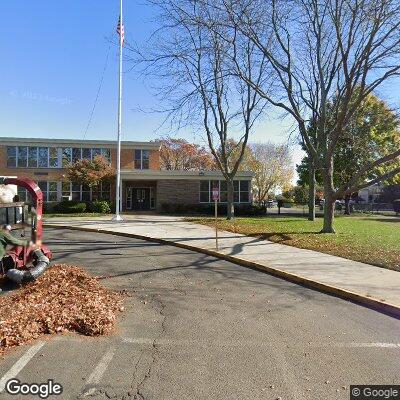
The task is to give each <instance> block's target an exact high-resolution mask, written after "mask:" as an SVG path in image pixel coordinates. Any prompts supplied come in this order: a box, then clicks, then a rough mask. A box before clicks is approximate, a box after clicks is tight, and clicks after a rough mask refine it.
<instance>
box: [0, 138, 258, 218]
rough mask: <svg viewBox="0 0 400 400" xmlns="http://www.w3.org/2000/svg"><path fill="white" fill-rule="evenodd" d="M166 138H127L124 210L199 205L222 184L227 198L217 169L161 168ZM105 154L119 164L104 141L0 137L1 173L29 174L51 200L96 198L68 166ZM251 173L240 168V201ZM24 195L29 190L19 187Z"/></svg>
mask: <svg viewBox="0 0 400 400" xmlns="http://www.w3.org/2000/svg"><path fill="white" fill-rule="evenodd" d="M159 148H160V143H157V142H131V141H124V142H122V150H121V181H122V185H121V187H122V196H121V201H122V210H152V209H153V210H158V211H160V210H161V207H162V205H163V204H198V203H209V202H211V201H212V196H211V191H212V188H213V187H215V186H218V187H220V192H221V201H222V202H224V201H226V184H225V182H224V179H223V177H222V175H221V173H220V172H217V171H200V172H199V171H165V170H161V169H160V157H159ZM99 154H100V155H103V156H104V157H105V158H107V159H108V160H110V162H111V164H112V165H113V166H114V167H115V166H116V159H117V157H116V143H115V142H113V141H103V140H67V139H66V140H63V139H33V138H0V176H18V177H29V178H31V179H33V180H35V181H37V182H38V183H39V186H40V188H41V189H42V191H43V193H44V197H45V201H46V202H59V201H61V200H63V199H70V200H79V201H91V200H92V191H91V189H90V188H89V187H85V186H83V185H79V184H75V183H72V182H68V180H67V179H66V177H65V167H66V165H68V164H69V163H71V162H75V161H77V160H79V159H81V158H91V157H94V156H96V155H99ZM251 178H252V173H251V172H240V173H238V176H237V180H236V181H235V201H236V202H237V203H249V202H250V199H251ZM113 190H114V185H113V184H111V185H110V184H103V185H102V187H101V188H100V196H101V198H102V199H106V200H110V199H113V198H114V194H115V193H113ZM19 195H20V198H21V200H25V199H26V196H27V194H26V192H25V191H24V190H21V191H20V192H19Z"/></svg>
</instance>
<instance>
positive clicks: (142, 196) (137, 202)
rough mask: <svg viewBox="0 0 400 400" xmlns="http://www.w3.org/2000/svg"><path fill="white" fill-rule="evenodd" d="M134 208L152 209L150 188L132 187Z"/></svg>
mask: <svg viewBox="0 0 400 400" xmlns="http://www.w3.org/2000/svg"><path fill="white" fill-rule="evenodd" d="M132 210H150V189H149V188H132Z"/></svg>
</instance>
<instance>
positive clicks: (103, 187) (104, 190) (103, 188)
mask: <svg viewBox="0 0 400 400" xmlns="http://www.w3.org/2000/svg"><path fill="white" fill-rule="evenodd" d="M110 198H111V185H110V182H102V183H101V184H100V200H110Z"/></svg>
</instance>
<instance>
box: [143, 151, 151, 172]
mask: <svg viewBox="0 0 400 400" xmlns="http://www.w3.org/2000/svg"><path fill="white" fill-rule="evenodd" d="M149 167H150V151H149V150H142V169H149Z"/></svg>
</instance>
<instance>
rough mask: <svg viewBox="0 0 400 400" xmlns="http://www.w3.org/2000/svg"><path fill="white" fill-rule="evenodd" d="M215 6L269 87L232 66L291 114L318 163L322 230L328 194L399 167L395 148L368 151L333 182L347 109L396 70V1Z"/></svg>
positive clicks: (399, 14)
mask: <svg viewBox="0 0 400 400" xmlns="http://www.w3.org/2000/svg"><path fill="white" fill-rule="evenodd" d="M215 6H216V7H218V8H221V9H223V10H224V11H225V12H226V14H227V15H228V16H229V17H226V18H225V20H227V19H228V18H229V20H230V22H229V23H230V25H231V26H232V27H235V29H237V31H238V32H239V33H240V35H243V36H244V37H246V38H247V39H249V40H251V42H252V43H253V44H254V45H255V46H256V47H257V49H258V50H259V52H260V56H261V57H263V60H264V59H266V60H268V66H269V67H271V68H272V71H273V72H272V74H273V77H274V78H275V86H274V90H273V91H271V90H269V89H270V87H269V86H268V90H266V89H265V86H263V85H260V84H259V83H258V82H257V81H256V80H255V79H253V78H249V76H247V75H246V73H244V71H243V70H242V68H241V66H240V63H236V69H237V73H238V75H239V76H240V77H241V78H242V79H243V80H244V81H245V82H246V83H248V84H250V85H251V87H252V88H253V89H254V90H256V91H257V93H258V94H259V95H260V96H261V97H263V98H264V99H266V100H267V101H268V102H269V103H270V104H272V105H274V106H276V107H278V108H279V109H281V110H283V111H284V112H286V113H287V114H289V115H290V116H291V117H292V118H294V120H295V121H296V123H297V125H298V129H299V132H300V135H301V140H302V143H303V144H304V147H305V149H306V150H307V153H308V155H309V157H310V159H311V160H312V162H313V165H314V168H317V169H320V170H321V171H322V176H323V183H324V192H325V200H326V201H325V210H324V225H323V229H322V232H334V228H333V219H334V203H335V200H336V199H338V198H341V197H344V196H346V195H348V194H350V193H352V192H355V191H357V190H359V189H361V188H363V187H366V186H369V185H371V184H374V183H376V182H379V181H382V180H386V179H388V178H391V177H393V176H395V175H396V174H398V173H399V172H400V169H399V168H398V166H397V167H396V166H395V165H396V163H395V161H396V159H397V160H398V159H399V157H400V149H397V150H395V151H393V152H392V153H390V154H376V155H375V159H374V161H372V162H368V163H366V164H364V165H360V166H358V168H357V170H355V171H354V173H353V175H352V177H351V179H349V180H348V181H347V182H346V183H344V184H343V185H341V186H340V187H336V188H335V187H334V182H333V172H334V162H333V161H334V153H335V149H336V147H337V144H338V141H339V140H340V138H341V137H342V135H343V132H344V130H345V129H346V127H347V125H348V124H349V122H350V121H351V119H352V116H353V115H354V113H355V112H356V111H357V110H358V109H359V108H360V107H362V106H363V103H364V101H365V99H366V97H367V96H368V95H369V94H370V93H372V92H373V91H375V90H376V89H378V88H379V87H380V86H381V85H382V84H383V83H384V82H386V81H387V80H388V79H389V78H392V77H395V76H399V72H400V2H399V1H398V0H290V1H288V0H269V1H266V0H221V2H216V5H215ZM333 99H335V101H333ZM329 104H332V105H334V107H335V109H334V115H335V118H334V123H328V121H327V109H328V106H329ZM310 121H316V127H315V132H314V133H313V134H315V137H314V138H312V137H310V134H309V131H308V129H307V126H308V124H309V123H310ZM381 165H382V166H385V168H384V170H385V171H386V172H384V173H382V174H381V175H375V176H373V177H372V178H371V177H370V171H372V170H374V169H376V167H377V166H381ZM391 165H392V166H393V168H391V169H390V166H391ZM388 166H389V170H388V168H387V167H388Z"/></svg>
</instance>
